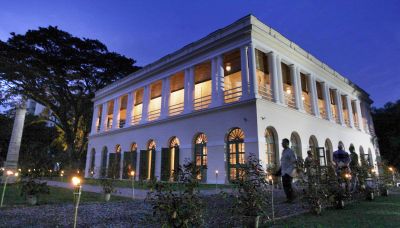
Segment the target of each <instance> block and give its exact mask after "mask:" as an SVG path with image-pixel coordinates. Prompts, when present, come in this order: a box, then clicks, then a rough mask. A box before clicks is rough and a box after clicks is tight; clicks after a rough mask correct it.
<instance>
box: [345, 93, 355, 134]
mask: <svg viewBox="0 0 400 228" xmlns="http://www.w3.org/2000/svg"><path fill="white" fill-rule="evenodd" d="M346 103H347V112H348V115H349V122H350V127H351V128H355V126H354V118H353V107H352V105H351V98H350V97H349V96H348V95H346Z"/></svg>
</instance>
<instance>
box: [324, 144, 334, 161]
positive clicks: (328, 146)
mask: <svg viewBox="0 0 400 228" xmlns="http://www.w3.org/2000/svg"><path fill="white" fill-rule="evenodd" d="M325 154H326V160H327V162H328V164H331V163H332V158H333V146H332V142H331V140H330V139H326V140H325Z"/></svg>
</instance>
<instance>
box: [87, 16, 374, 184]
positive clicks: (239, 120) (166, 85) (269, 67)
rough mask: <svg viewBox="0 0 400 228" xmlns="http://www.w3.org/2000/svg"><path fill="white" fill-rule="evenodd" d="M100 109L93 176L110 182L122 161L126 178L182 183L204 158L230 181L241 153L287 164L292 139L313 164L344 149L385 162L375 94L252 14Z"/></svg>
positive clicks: (153, 68)
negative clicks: (312, 156)
mask: <svg viewBox="0 0 400 228" xmlns="http://www.w3.org/2000/svg"><path fill="white" fill-rule="evenodd" d="M93 101H94V113H93V124H92V132H91V134H90V136H89V146H88V155H87V160H86V173H85V174H86V176H87V177H89V176H94V177H100V176H101V175H105V176H107V173H109V172H110V170H111V168H110V167H111V166H110V164H111V163H112V164H117V168H116V169H117V170H118V172H117V177H120V178H127V172H128V171H130V170H133V171H135V172H136V173H135V175H136V176H137V178H138V177H141V178H142V179H148V178H150V177H155V178H158V179H160V178H161V176H166V179H165V178H164V180H172V179H171V175H170V174H171V172H170V171H171V170H173V169H174V167H176V166H175V165H176V164H177V162H178V161H179V164H183V163H184V162H185V161H186V160H196V161H197V163H198V164H200V163H201V164H202V165H203V166H202V167H203V169H202V170H203V173H202V174H201V177H199V178H202V179H203V180H204V182H207V183H216V182H218V183H227V182H228V181H229V179H232V178H235V177H234V176H235V172H236V171H235V167H236V166H237V165H240V163H242V162H243V157H244V156H242V154H241V153H236V151H240V152H244V154H246V155H249V154H255V155H256V156H258V157H259V158H260V160H261V161H263V164H264V165H265V166H271V165H278V163H279V155H280V151H281V148H280V142H281V140H282V139H283V138H288V139H291V140H292V142H293V146H294V148H295V150H296V152H297V153H298V154H299V155H302V157H303V158H304V157H305V156H306V151H307V150H308V149H310V148H311V149H312V150H314V152H315V153H321V151H324V150H325V151H326V152H327V154H326V156H325V158H323V157H322V158H321V162H325V163H326V162H328V161H329V160H330V158H331V156H332V150H336V148H337V145H338V143H339V142H342V143H343V144H344V146H345V148H346V149H348V148H349V146H350V145H351V144H352V145H354V147H355V148H356V152H357V153H364V154H366V155H369V156H368V160H369V161H370V162H371V163H373V164H375V161H376V156H377V155H379V154H378V151H377V148H376V145H375V146H374V145H373V144H372V141H373V140H372V139H373V138H374V133H373V123H372V119H371V115H370V110H369V107H370V104H371V103H372V101H371V100H370V99H369V95H368V94H367V93H365V92H364V91H363V90H362V89H360V88H359V87H357V86H356V85H354V84H353V83H352V82H350V81H349V80H348V79H346V78H344V77H342V76H341V75H340V74H338V73H337V72H335V71H333V70H332V69H330V68H329V67H328V66H326V65H325V64H323V63H321V62H320V61H318V60H317V59H315V58H314V57H313V56H311V55H310V54H309V53H307V52H305V51H304V50H302V49H301V48H300V47H298V46H297V45H296V44H294V43H292V42H291V41H289V40H287V39H286V38H284V37H283V36H281V35H280V34H279V33H277V32H276V31H274V30H273V29H272V28H270V27H268V26H266V25H265V24H263V23H262V22H260V21H259V20H258V19H256V18H255V17H254V16H251V15H250V16H246V17H244V18H242V19H240V20H238V21H236V22H235V23H233V24H231V25H229V26H227V27H225V28H223V29H220V30H218V31H216V32H214V33H211V34H210V35H208V36H207V37H205V38H203V39H201V40H199V41H197V42H194V43H192V44H189V45H187V46H185V47H184V48H182V49H180V50H178V51H176V52H174V53H172V54H170V55H168V56H166V57H164V58H162V59H160V60H158V61H156V62H154V63H152V64H149V65H148V66H146V67H144V68H143V69H141V70H140V71H138V72H135V73H133V74H132V75H129V76H127V77H126V78H124V79H121V80H119V81H117V82H115V83H113V84H112V85H110V86H108V87H106V88H104V89H102V90H100V91H98V92H97V93H96V97H95V98H94V100H93ZM234 129H239V130H234ZM231 130H233V131H231ZM230 132H231V134H229V133H230ZM201 133H203V134H201ZM199 134H200V136H199ZM243 134H244V135H243ZM197 136H199V137H198V139H197ZM204 136H205V137H204ZM174 137H176V138H174ZM171 139H174V140H171ZM176 139H177V140H176ZM196 139H197V140H196ZM310 139H312V140H311V141H310ZM150 140H153V141H152V142H155V149H154V147H153V146H154V145H153V144H152V143H150V144H152V145H151V146H149V142H150ZM171 141H173V142H171ZM132 145H134V146H132ZM149 147H151V148H150V149H149ZM105 148H106V149H105ZM163 148H168V149H163ZM141 150H148V151H142V152H140V151H141ZM131 151H136V152H131ZM178 151H179V152H178ZM124 152H127V153H124ZM196 154H197V156H196ZM321 155H322V154H321ZM124 156H130V157H129V159H128V158H124ZM141 156H143V157H142V158H141ZM110 158H111V160H112V161H111V162H110ZM322 160H323V161H322ZM144 166H146V167H145V168H143V167H144ZM101 170H103V171H104V173H103V174H102V171H101ZM166 170H168V171H166ZM216 170H218V176H216V175H215V173H216ZM141 172H142V173H141ZM114 174H115V173H114ZM161 179H163V178H161ZM216 179H217V180H216Z"/></svg>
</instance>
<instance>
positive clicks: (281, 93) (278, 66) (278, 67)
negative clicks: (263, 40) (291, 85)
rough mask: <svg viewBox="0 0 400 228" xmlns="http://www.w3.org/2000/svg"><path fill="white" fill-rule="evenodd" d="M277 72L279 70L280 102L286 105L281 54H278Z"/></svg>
mask: <svg viewBox="0 0 400 228" xmlns="http://www.w3.org/2000/svg"><path fill="white" fill-rule="evenodd" d="M276 72H277V81H278V97H279V103H280V104H283V105H284V104H285V97H284V95H283V82H282V66H281V57H279V55H277V56H276Z"/></svg>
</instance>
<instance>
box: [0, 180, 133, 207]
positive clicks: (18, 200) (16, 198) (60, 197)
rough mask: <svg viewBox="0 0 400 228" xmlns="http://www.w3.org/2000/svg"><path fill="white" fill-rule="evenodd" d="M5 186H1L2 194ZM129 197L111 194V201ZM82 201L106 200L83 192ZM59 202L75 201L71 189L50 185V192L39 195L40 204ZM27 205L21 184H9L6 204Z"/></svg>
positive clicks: (98, 195) (99, 195) (5, 199)
mask: <svg viewBox="0 0 400 228" xmlns="http://www.w3.org/2000/svg"><path fill="white" fill-rule="evenodd" d="M2 191H3V186H2V185H1V188H0V196H1V193H2ZM126 199H127V198H124V197H119V196H111V201H120V200H126ZM81 202H83V203H85V202H104V196H103V195H102V194H99V193H92V192H82V195H81ZM57 203H73V193H72V190H71V189H65V188H57V187H50V194H49V195H47V194H44V195H40V196H39V197H38V205H43V204H57ZM13 205H27V204H26V200H25V198H24V197H22V196H20V189H19V186H18V185H16V184H14V185H7V189H6V193H5V196H4V206H13Z"/></svg>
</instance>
